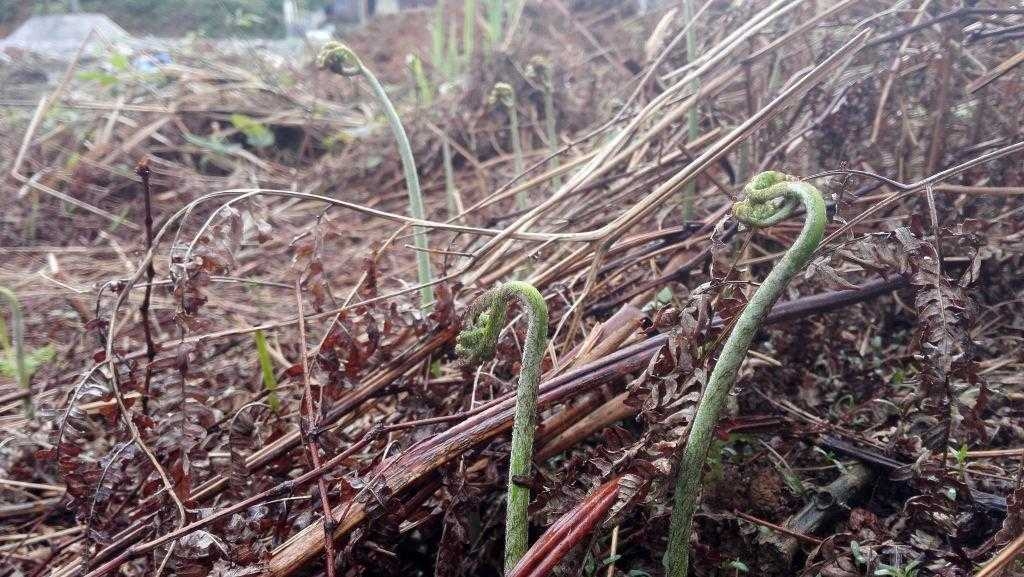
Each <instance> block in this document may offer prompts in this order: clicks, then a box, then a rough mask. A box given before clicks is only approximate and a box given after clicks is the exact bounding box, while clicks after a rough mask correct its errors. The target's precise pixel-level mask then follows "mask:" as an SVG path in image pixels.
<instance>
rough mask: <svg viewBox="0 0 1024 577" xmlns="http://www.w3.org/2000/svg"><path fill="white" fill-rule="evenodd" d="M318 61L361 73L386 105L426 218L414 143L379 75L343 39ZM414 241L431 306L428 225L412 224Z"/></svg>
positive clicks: (414, 211) (418, 211)
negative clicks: (411, 144) (425, 227)
mask: <svg viewBox="0 0 1024 577" xmlns="http://www.w3.org/2000/svg"><path fill="white" fill-rule="evenodd" d="M317 64H318V65H319V66H320V67H321V68H326V69H328V70H330V71H331V72H333V73H335V74H338V75H341V76H347V77H350V78H351V77H353V76H362V77H363V78H365V79H366V82H367V83H368V84H369V85H370V88H371V89H372V90H373V93H374V95H375V96H376V97H377V99H378V100H380V103H381V106H383V108H384V115H385V116H386V117H387V119H388V124H390V125H391V131H392V132H393V133H394V135H395V141H396V142H397V143H398V154H399V156H400V157H401V159H402V172H403V173H404V175H405V186H406V188H407V189H408V191H409V214H410V215H411V216H412V217H413V218H416V219H419V220H426V219H427V217H426V211H425V210H424V208H423V195H422V194H421V193H420V179H419V175H418V174H417V173H416V160H415V159H414V158H413V155H412V146H410V144H409V137H408V135H406V133H405V127H404V126H402V119H401V118H399V117H398V112H397V111H396V110H395V105H394V104H392V103H391V99H390V98H388V94H387V92H385V91H384V87H383V86H382V85H381V83H380V81H379V80H377V77H376V76H374V74H373V72H371V71H370V69H368V68H366V66H364V65H363V62H362V61H361V60H360V59H359V57H358V56H356V53H355V52H353V51H352V49H351V48H349V47H348V46H345V45H344V44H342V43H341V42H328V43H327V44H325V45H324V47H323V48H322V49H321V50H320V54H319V55H318V56H317ZM413 244H414V245H415V246H416V248H417V250H416V266H417V271H418V277H419V284H420V285H422V287H421V288H420V306H421V307H422V308H423V309H424V310H429V309H430V307H431V305H432V303H433V302H434V288H433V286H431V283H432V282H433V274H432V273H431V271H430V256H429V253H428V248H429V247H428V245H427V235H426V229H424V228H423V227H421V226H415V227H413Z"/></svg>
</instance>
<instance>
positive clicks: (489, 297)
mask: <svg viewBox="0 0 1024 577" xmlns="http://www.w3.org/2000/svg"><path fill="white" fill-rule="evenodd" d="M513 298H515V299H517V300H519V303H520V305H521V306H522V308H523V312H524V313H525V314H526V317H527V328H526V343H525V345H524V346H523V356H522V361H521V365H522V367H521V369H520V373H519V386H518V387H517V389H516V407H515V416H514V418H513V423H512V454H511V456H510V458H509V465H508V505H507V507H506V513H505V571H509V570H511V569H512V568H513V567H515V565H516V563H518V562H519V559H521V558H522V557H523V555H524V554H526V550H527V548H528V546H529V539H530V538H529V519H528V518H527V508H528V506H529V504H530V487H529V486H528V485H526V484H525V483H524V482H523V481H524V477H528V476H529V474H530V463H531V461H532V459H533V435H534V432H535V431H536V428H537V392H538V389H539V388H540V375H541V363H542V362H543V360H544V351H545V349H546V348H547V341H548V307H547V304H546V303H545V302H544V297H543V296H542V295H541V294H540V292H538V291H537V289H536V288H534V287H533V285H531V284H529V283H525V282H521V281H511V282H507V283H505V284H503V285H500V286H498V287H496V288H493V289H491V290H489V291H487V292H485V293H484V294H482V295H480V297H479V298H477V299H476V300H475V301H474V302H473V304H472V305H470V308H469V312H468V313H467V318H468V320H469V324H468V326H467V327H466V328H465V329H463V331H462V332H461V333H459V337H458V343H457V345H456V351H457V352H458V353H459V354H460V355H463V356H465V357H467V359H468V360H469V361H470V362H480V361H482V360H485V359H488V358H490V357H493V356H494V350H495V347H496V346H497V342H498V333H499V332H500V331H501V327H502V326H503V325H504V324H505V317H506V315H507V313H508V301H510V300H511V299H513Z"/></svg>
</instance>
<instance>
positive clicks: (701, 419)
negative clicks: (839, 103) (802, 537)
mask: <svg viewBox="0 0 1024 577" xmlns="http://www.w3.org/2000/svg"><path fill="white" fill-rule="evenodd" d="M744 191H745V192H746V198H745V199H744V200H742V201H740V202H737V203H735V204H733V207H732V214H733V216H734V217H735V218H736V219H737V220H739V221H740V222H741V223H743V224H745V225H747V226H748V227H750V228H753V229H757V228H764V227H768V226H772V225H774V224H777V223H779V222H782V221H783V220H785V219H786V218H788V217H789V216H790V215H791V214H792V213H793V210H794V209H795V208H796V206H797V205H798V204H803V206H804V209H805V210H806V211H807V216H806V219H805V221H804V226H803V229H802V230H801V231H800V235H799V236H798V237H797V238H796V241H795V242H794V243H793V245H792V246H790V247H789V250H787V251H786V253H785V254H784V255H783V256H782V258H781V259H779V262H778V263H777V264H776V265H775V268H773V269H772V271H771V272H770V273H769V274H768V277H767V278H766V279H765V280H764V282H763V283H761V286H760V287H758V289H757V290H756V291H755V292H754V295H753V296H752V297H751V298H750V302H748V303H747V306H746V308H744V309H743V312H742V313H741V314H740V316H739V318H738V319H737V320H736V324H735V326H734V327H733V329H732V332H731V333H730V334H729V338H728V339H727V340H726V341H725V345H724V346H723V347H722V353H721V354H720V355H719V356H718V361H717V362H716V363H715V368H714V369H713V370H712V372H711V377H710V378H709V379H708V384H707V387H706V388H705V390H704V393H703V395H702V396H701V399H700V403H699V404H698V406H697V413H696V415H695V416H694V419H693V423H692V425H691V426H690V432H689V436H688V438H687V440H686V444H685V445H684V447H683V453H682V458H681V461H680V464H679V476H678V477H677V479H676V483H675V499H674V503H673V508H672V519H671V524H670V526H669V540H668V551H667V552H666V553H665V560H664V563H665V569H666V575H667V576H668V577H684V576H685V575H686V571H687V567H688V564H689V559H688V557H689V543H690V539H689V537H690V527H691V524H692V522H693V513H694V510H695V509H696V506H697V496H698V493H699V492H700V478H701V472H702V469H703V467H704V462H705V461H706V460H707V455H708V449H709V447H710V446H711V439H712V433H713V432H714V428H715V423H716V422H717V421H718V415H719V413H721V411H722V407H723V406H724V405H725V401H726V399H727V398H728V396H729V391H730V390H732V385H733V383H734V382H735V381H736V375H737V373H738V372H739V369H740V365H741V364H742V363H743V359H744V358H745V357H746V355H747V351H748V350H749V349H750V343H751V341H753V339H754V335H755V334H756V333H757V331H758V329H759V328H760V326H761V324H762V323H763V322H764V319H765V316H766V315H767V314H768V311H770V310H771V308H772V305H774V304H775V301H777V300H778V298H779V295H781V294H782V291H783V290H785V288H786V285H787V284H789V281H790V280H791V279H792V278H793V277H794V276H796V275H797V274H798V273H799V272H800V271H801V270H803V269H804V267H805V266H807V263H808V262H809V261H810V260H811V256H812V255H813V254H814V251H815V250H816V249H817V248H818V245H819V244H820V243H821V239H822V237H823V236H824V233H825V224H826V220H827V216H826V210H825V200H824V199H823V198H822V196H821V192H819V191H818V189H816V188H815V187H813V186H811V185H810V184H808V183H806V182H801V181H800V180H799V179H797V178H795V177H792V176H789V175H786V174H782V173H780V172H774V171H769V172H762V173H761V174H758V175H757V176H755V177H754V178H753V179H752V180H751V181H750V183H748V184H747V186H746V187H744Z"/></svg>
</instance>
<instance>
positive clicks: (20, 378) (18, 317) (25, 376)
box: [0, 286, 35, 419]
mask: <svg viewBox="0 0 1024 577" xmlns="http://www.w3.org/2000/svg"><path fill="white" fill-rule="evenodd" d="M0 296H3V297H4V299H5V300H7V305H8V307H9V308H10V310H11V344H12V346H13V349H14V350H13V351H11V352H12V353H13V355H11V356H10V357H13V358H10V360H11V366H12V367H13V369H14V371H13V372H14V380H15V381H16V382H17V384H18V386H19V387H21V388H23V389H27V388H29V386H30V385H29V377H30V376H31V375H30V374H29V368H28V363H26V362H25V321H24V319H23V317H22V314H21V303H20V302H18V296H17V295H16V294H14V291H12V290H11V289H9V288H7V287H2V286H0ZM0 321H2V319H0ZM0 324H2V322H0ZM4 348H5V349H6V347H4ZM4 352H5V353H6V350H5V351H4ZM34 415H35V410H34V409H33V406H32V394H31V391H30V392H29V394H28V396H26V397H25V416H26V417H28V418H30V419H31V418H32V417H33V416H34Z"/></svg>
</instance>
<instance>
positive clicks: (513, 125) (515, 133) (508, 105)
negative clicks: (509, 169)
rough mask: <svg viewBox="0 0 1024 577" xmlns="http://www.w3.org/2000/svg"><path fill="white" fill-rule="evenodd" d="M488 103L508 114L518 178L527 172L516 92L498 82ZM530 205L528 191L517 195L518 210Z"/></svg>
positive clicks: (515, 169) (510, 86) (514, 163)
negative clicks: (527, 196)
mask: <svg viewBox="0 0 1024 577" xmlns="http://www.w3.org/2000/svg"><path fill="white" fill-rule="evenodd" d="M488 101H489V102H490V103H491V104H492V105H497V106H501V107H502V108H504V109H505V110H506V111H507V112H508V129H509V132H510V133H511V136H512V161H513V165H512V166H513V170H514V171H515V173H516V176H519V175H520V174H522V173H523V172H525V171H526V168H525V165H524V163H523V143H522V141H520V140H519V113H518V112H517V111H516V92H515V89H514V88H512V85H511V84H508V83H506V82H498V83H496V84H495V85H494V88H492V89H491V94H490V97H489V98H488ZM528 206H529V203H528V202H527V200H526V191H525V190H523V191H520V192H519V193H518V194H516V208H518V209H519V210H526V209H527V208H528Z"/></svg>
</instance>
